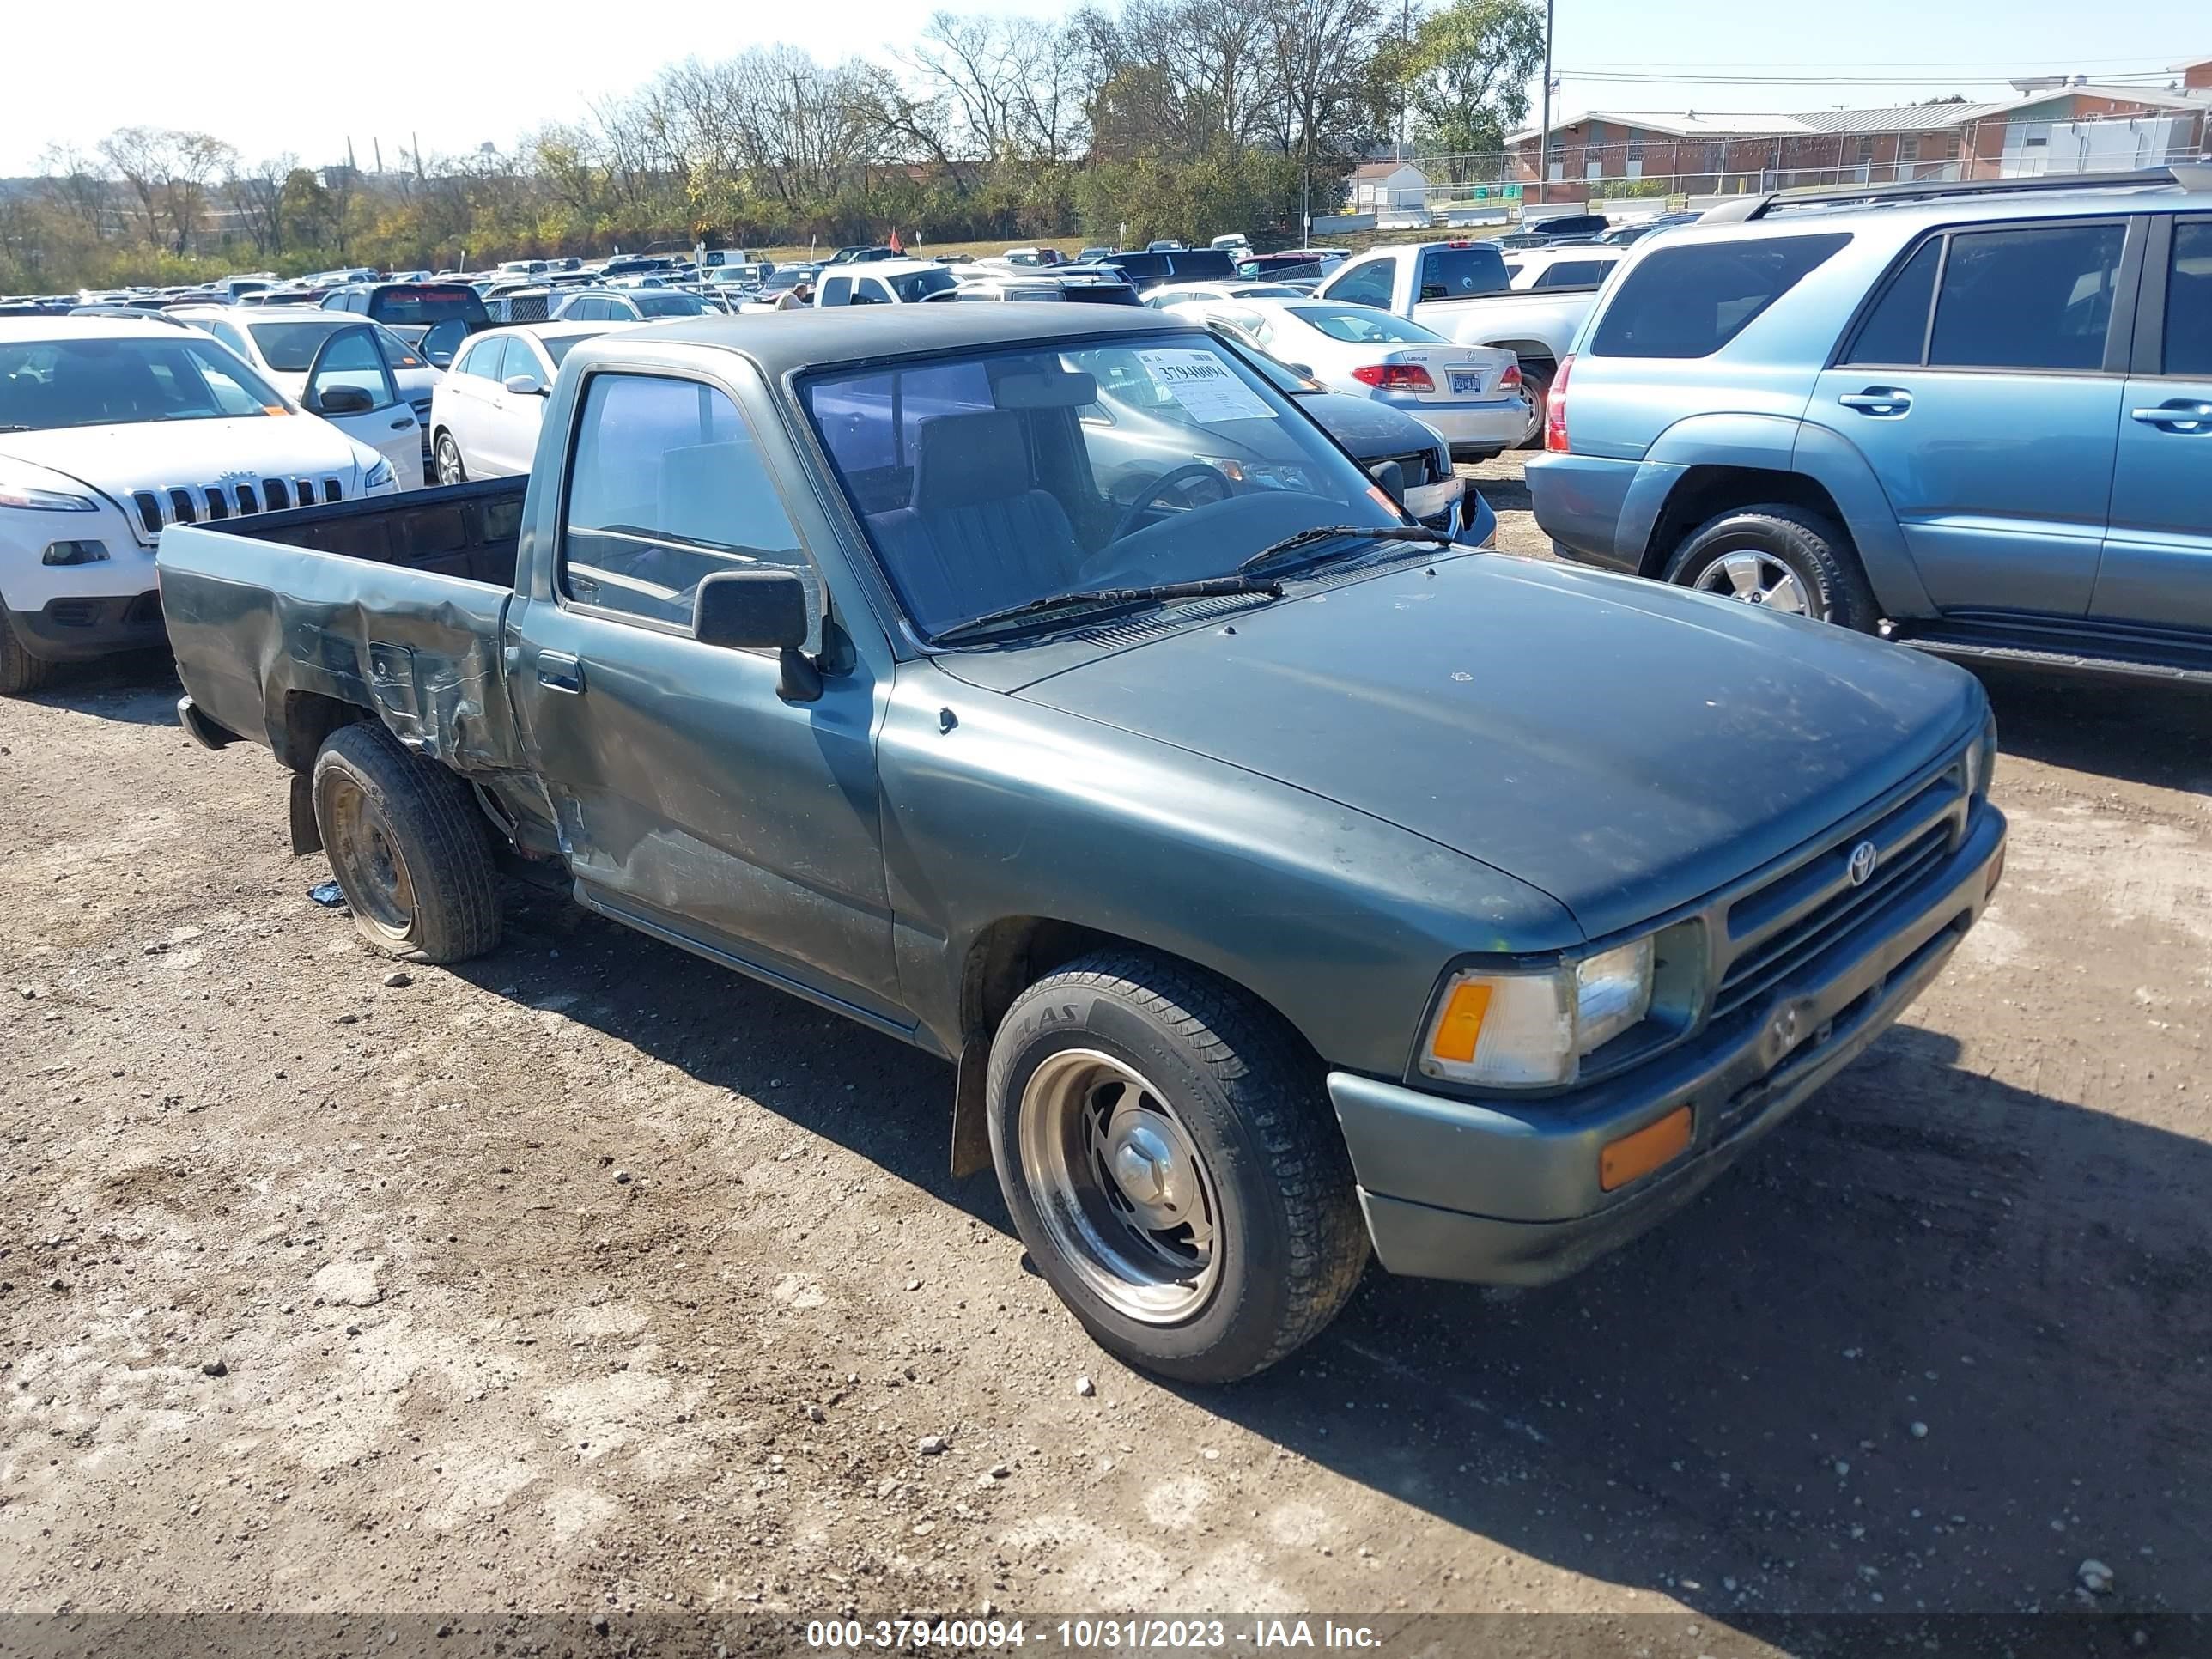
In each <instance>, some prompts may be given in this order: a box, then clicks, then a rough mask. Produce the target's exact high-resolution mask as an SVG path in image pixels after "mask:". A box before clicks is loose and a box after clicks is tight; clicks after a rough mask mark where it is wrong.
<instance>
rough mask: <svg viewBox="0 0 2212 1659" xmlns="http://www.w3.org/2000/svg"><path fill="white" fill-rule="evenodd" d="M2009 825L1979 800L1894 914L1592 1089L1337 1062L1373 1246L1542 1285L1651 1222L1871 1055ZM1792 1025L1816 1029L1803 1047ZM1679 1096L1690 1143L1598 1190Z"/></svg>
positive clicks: (1332, 1082)
mask: <svg viewBox="0 0 2212 1659" xmlns="http://www.w3.org/2000/svg"><path fill="white" fill-rule="evenodd" d="M2004 836H2005V825H2004V819H2003V817H2002V816H2001V815H2000V814H1999V813H1998V812H1997V811H1996V810H1995V809H1994V808H1991V807H1989V806H1987V805H1984V806H1983V807H1981V808H1980V809H1979V810H1978V811H1976V812H1975V814H1974V815H1973V817H1972V818H1971V819H1970V820H1969V827H1968V829H1967V831H1966V835H1965V836H1964V837H1963V838H1962V840H1961V842H1960V845H1959V847H1958V848H1956V849H1955V850H1954V852H1953V853H1952V854H1951V855H1950V857H1948V859H1946V860H1944V861H1943V863H1942V864H1941V865H1940V866H1937V867H1936V869H1935V870H1933V871H1931V872H1929V873H1928V874H1927V875H1926V876H1924V877H1923V878H1922V879H1921V880H1919V881H1917V882H1916V883H1915V884H1914V885H1913V887H1912V888H1911V890H1909V891H1907V892H1905V893H1902V894H1899V895H1898V896H1896V897H1895V898H1894V899H1893V900H1892V901H1890V902H1889V903H1887V904H1886V905H1885V906H1884V908H1883V910H1882V912H1881V920H1882V922H1883V924H1884V925H1883V926H1881V927H1878V928H1876V927H1869V930H1868V932H1867V933H1860V934H1856V935H1854V936H1852V937H1850V938H1848V939H1846V940H1844V941H1843V942H1841V943H1839V945H1838V947H1837V949H1836V950H1835V951H1832V952H1830V953H1829V954H1828V955H1827V956H1826V957H1820V958H1817V959H1816V960H1815V961H1814V963H1810V964H1808V967H1807V969H1805V970H1804V972H1803V973H1802V975H1800V976H1799V977H1798V978H1796V980H1794V981H1791V982H1790V983H1788V984H1786V985H1784V986H1783V987H1780V988H1778V990H1777V991H1776V992H1775V993H1774V994H1773V996H1772V997H1771V1000H1768V1001H1766V1002H1765V1004H1764V1005H1763V1006H1759V1007H1758V1008H1753V1009H1744V1010H1739V1011H1738V1012H1736V1013H1735V1015H1733V1016H1731V1018H1729V1021H1728V1022H1726V1024H1725V1025H1724V1026H1723V1027H1720V1028H1716V1029H1708V1030H1705V1031H1704V1032H1701V1033H1699V1035H1697V1036H1693V1037H1692V1038H1691V1039H1690V1040H1689V1041H1687V1042H1684V1043H1682V1044H1681V1045H1680V1047H1679V1048H1674V1049H1673V1050H1671V1051H1669V1052H1668V1053H1666V1054H1661V1055H1658V1056H1656V1057H1655V1058H1654V1059H1653V1060H1650V1061H1649V1062H1648V1063H1646V1064H1645V1065H1644V1066H1640V1067H1638V1069H1637V1070H1636V1071H1635V1072H1634V1073H1631V1074H1629V1077H1628V1078H1627V1079H1620V1078H1616V1079H1610V1080H1608V1081H1607V1083H1605V1084H1603V1085H1594V1086H1593V1087H1592V1088H1591V1089H1589V1090H1588V1091H1584V1092H1583V1095H1582V1096H1581V1097H1577V1095H1574V1094H1569V1095H1566V1096H1562V1097H1553V1098H1552V1099H1549V1100H1545V1101H1541V1102H1540V1101H1531V1102H1528V1103H1518V1102H1513V1103H1499V1102H1496V1101H1487V1102H1480V1103H1478V1102H1474V1101H1468V1100H1461V1099H1455V1098H1450V1097H1443V1096H1440V1095H1432V1094H1427V1093H1425V1092H1422V1091H1418V1090H1414V1089H1409V1088H1407V1087H1404V1086H1403V1085H1400V1084H1396V1083H1389V1082H1383V1081H1382V1080H1380V1079H1375V1078H1370V1077H1364V1076H1361V1075H1359V1074H1358V1073H1350V1072H1333V1073H1330V1074H1329V1078H1328V1092H1329V1098H1330V1100H1331V1101H1332V1103H1334V1106H1335V1108H1336V1114H1337V1119H1338V1121H1339V1122H1340V1123H1341V1124H1342V1126H1343V1128H1344V1134H1345V1139H1346V1144H1347V1146H1349V1147H1350V1149H1351V1152H1352V1166H1353V1169H1354V1170H1355V1171H1356V1173H1357V1174H1358V1180H1359V1197H1360V1202H1361V1205H1362V1206H1363V1207H1364V1209H1365V1211H1366V1214H1367V1229H1368V1233H1369V1235H1370V1237H1371V1238H1372V1239H1373V1241H1374V1244H1375V1254H1376V1257H1377V1258H1378V1259H1379V1260H1380V1261H1382V1263H1383V1266H1384V1267H1387V1268H1389V1270H1390V1271H1391V1272H1392V1273H1407V1274H1412V1275H1414V1276H1417V1277H1420V1278H1426V1279H1465V1280H1471V1281H1474V1282H1476V1283H1480V1284H1492V1285H1542V1284H1547V1283H1549V1282H1550V1281H1551V1280H1553V1279H1560V1278H1563V1277H1565V1275H1566V1274H1568V1273H1573V1272H1574V1271H1576V1270H1577V1268H1580V1267H1584V1266H1587V1265H1588V1264H1589V1262H1591V1261H1595V1259H1596V1258H1597V1257H1599V1256H1601V1255H1605V1254H1606V1253H1607V1252H1608V1251H1610V1250H1613V1249H1617V1248H1619V1247H1620V1245H1622V1244H1625V1243H1627V1242H1628V1241H1629V1240H1630V1239H1632V1238H1633V1237H1636V1236H1637V1235H1638V1234H1639V1233H1641V1232H1644V1231H1646V1230H1647V1229H1649V1228H1650V1227H1652V1226H1655V1225H1657V1224H1658V1223H1659V1222H1660V1221H1662V1220H1663V1219H1664V1218H1666V1217H1668V1215H1671V1214H1672V1213H1673V1212H1674V1211H1676V1210H1678V1209H1680V1208H1681V1207H1682V1206H1684V1205H1685V1204H1686V1203H1688V1202H1689V1201H1690V1200H1692V1198H1694V1197H1696V1196H1697V1195H1698V1194H1699V1193H1700V1192H1702V1191H1704V1190H1705V1188H1706V1187H1707V1186H1708V1185H1710V1184H1711V1182H1713V1181H1714V1180H1715V1179H1716V1178H1717V1176H1720V1175H1721V1173H1722V1172H1723V1170H1726V1169H1727V1168H1728V1167H1729V1165H1730V1164H1733V1163H1735V1160H1736V1159H1737V1158H1740V1157H1741V1156H1742V1154H1743V1153H1744V1152H1745V1151H1746V1150H1747V1148H1749V1146H1751V1144H1752V1143H1753V1141H1755V1140H1757V1139H1759V1137H1760V1136H1762V1135H1764V1134H1765V1133H1767V1132H1768V1131H1770V1130H1771V1129H1773V1128H1774V1127H1776V1126H1777V1125H1778V1124H1779V1123H1780V1122H1781V1121H1782V1120H1783V1119H1784V1118H1785V1117H1787V1116H1789V1115H1790V1113H1791V1112H1793V1111H1795V1110H1796V1109H1797V1107H1798V1106H1799V1105H1800V1104H1802V1103H1803V1102H1804V1101H1805V1099H1806V1098H1807V1097H1808V1096H1810V1095H1811V1094H1812V1093H1813V1092H1814V1091H1815V1090H1816V1089H1818V1088H1820V1085H1823V1084H1825V1083H1826V1082H1827V1081H1828V1079H1831V1078H1832V1077H1833V1076H1835V1074H1836V1073H1838V1072H1840V1071H1841V1070H1842V1069H1843V1068H1844V1066H1847V1065H1849V1064H1850V1062H1851V1061H1852V1060H1855V1059H1857V1057H1858V1056H1859V1054H1862V1053H1863V1052H1864V1051H1865V1050H1866V1049H1867V1048H1868V1047H1869V1046H1870V1045H1871V1044H1872V1043H1873V1042H1874V1041H1875V1038H1876V1037H1878V1036H1881V1034H1882V1032H1883V1031H1885V1030H1887V1029H1888V1028H1889V1026H1890V1025H1891V1024H1893V1022H1894V1021H1895V1020H1896V1019H1897V1018H1898V1016H1899V1014H1901V1013H1903V1012H1905V1008H1906V1006H1908V1005H1910V1004H1911V1001H1912V1000H1913V999H1914V998H1915V997H1917V996H1918V995H1919V994H1920V993H1921V991H1922V990H1923V988H1924V987H1926V986H1927V985H1928V983H1929V981H1931V980H1932V979H1934V978H1935V977H1936V974H1937V973H1938V972H1939V971H1941V969H1942V966H1943V964H1944V963H1945V962H1946V961H1947V960H1948V958H1949V957H1950V955H1951V952H1952V951H1953V950H1954V949H1955V948H1956V947H1957V945H1958V943H1959V941H1960V939H1963V938H1964V937H1965V936H1966V930H1967V929H1968V928H1969V927H1972V925H1973V923H1974V921H1975V920H1976V919H1977V918H1978V916H1979V915H1981V912H1982V907H1983V906H1984V904H1985V903H1986V902H1988V899H1989V896H1990V893H1991V892H1992V891H1993V890H1995V889H1996V882H1997V878H1998V876H1999V875H2000V874H2001V872H2002V869H2003V865H2004ZM1870 921H1871V919H1870ZM1852 945H1857V951H1856V952H1854V951H1852V950H1851V949H1850V946H1852ZM1838 957H1841V958H1842V959H1841V960H1838ZM1792 1032H1804V1033H1809V1035H1808V1036H1806V1037H1805V1038H1804V1039H1803V1040H1802V1042H1798V1043H1797V1046H1796V1047H1794V1048H1792V1047H1790V1033H1792ZM1684 1106H1687V1107H1689V1108H1690V1109H1691V1110H1692V1140H1691V1144H1690V1146H1689V1148H1688V1150H1687V1151H1686V1152H1684V1153H1682V1154H1681V1155H1680V1156H1679V1157H1677V1158H1674V1161H1673V1162H1671V1163H1668V1164H1664V1165H1662V1166H1661V1168H1660V1169H1658V1170H1656V1171H1655V1172H1654V1173H1652V1174H1650V1175H1648V1176H1644V1178H1643V1179H1641V1180H1639V1181H1634V1182H1630V1183H1629V1184H1627V1185H1626V1186H1625V1187H1623V1188H1620V1189H1619V1190H1618V1191H1615V1192H1612V1193H1606V1192H1604V1191H1602V1190H1601V1188H1600V1186H1599V1182H1598V1159H1599V1153H1600V1152H1601V1149H1602V1148H1604V1147H1605V1146H1607V1145H1609V1144H1610V1143H1612V1142H1613V1141H1615V1140H1618V1139H1620V1138H1621V1137H1622V1136H1624V1135H1627V1134H1631V1133H1634V1132H1635V1131H1637V1130H1638V1129H1640V1128H1643V1127H1645V1126H1647V1125H1649V1124H1651V1123H1654V1122H1656V1121H1658V1120H1659V1119H1661V1118H1663V1117H1666V1116H1668V1115H1669V1114H1671V1113H1673V1112H1674V1111H1676V1110H1677V1109H1680V1108H1681V1107H1684Z"/></svg>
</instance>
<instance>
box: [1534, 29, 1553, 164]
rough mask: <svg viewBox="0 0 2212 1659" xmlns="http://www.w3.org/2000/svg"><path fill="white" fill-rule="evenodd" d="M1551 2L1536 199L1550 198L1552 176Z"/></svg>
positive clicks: (1546, 37) (1545, 56)
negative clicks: (1549, 188)
mask: <svg viewBox="0 0 2212 1659" xmlns="http://www.w3.org/2000/svg"><path fill="white" fill-rule="evenodd" d="M1552 3H1553V0H1544V115H1543V128H1544V130H1543V131H1541V132H1540V133H1538V134H1537V135H1536V201H1537V203H1538V204H1539V205H1541V204H1543V203H1544V202H1546V201H1547V200H1549V199H1550V197H1549V195H1548V193H1547V191H1546V190H1545V185H1547V184H1548V183H1549V182H1550V181H1551V177H1552Z"/></svg>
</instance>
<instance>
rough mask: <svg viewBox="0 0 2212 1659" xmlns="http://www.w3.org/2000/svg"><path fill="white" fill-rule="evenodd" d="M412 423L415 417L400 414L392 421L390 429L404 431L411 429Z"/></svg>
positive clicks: (413, 423)
mask: <svg viewBox="0 0 2212 1659" xmlns="http://www.w3.org/2000/svg"><path fill="white" fill-rule="evenodd" d="M414 425H415V417H414V416H412V415H402V416H400V417H399V418H398V420H396V421H394V422H392V430H393V431H394V432H406V431H409V430H411V429H412V428H413V427H414Z"/></svg>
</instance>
